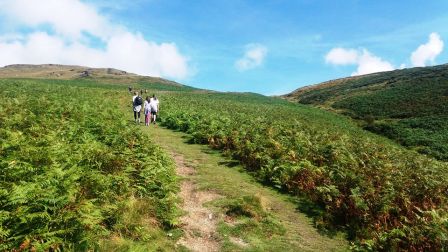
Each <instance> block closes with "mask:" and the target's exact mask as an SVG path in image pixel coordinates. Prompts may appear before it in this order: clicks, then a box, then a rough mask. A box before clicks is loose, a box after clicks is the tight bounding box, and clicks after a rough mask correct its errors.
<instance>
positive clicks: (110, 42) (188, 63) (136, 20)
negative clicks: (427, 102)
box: [0, 0, 448, 95]
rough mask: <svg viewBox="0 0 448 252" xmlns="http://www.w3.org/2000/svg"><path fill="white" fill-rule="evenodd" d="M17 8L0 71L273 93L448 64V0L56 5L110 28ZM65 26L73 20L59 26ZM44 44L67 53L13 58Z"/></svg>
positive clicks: (6, 21) (155, 0) (8, 23)
mask: <svg viewBox="0 0 448 252" xmlns="http://www.w3.org/2000/svg"><path fill="white" fill-rule="evenodd" d="M61 1H62V0H61ZM2 2H3V3H2ZM12 2H14V3H12ZM16 2H22V5H21V6H24V5H23V4H25V3H27V1H26V0H20V1H7V0H0V9H1V8H2V7H8V8H3V9H2V10H0V22H1V23H2V24H1V25H0V32H1V34H3V35H2V36H3V39H2V38H1V37H0V53H2V48H7V49H8V51H7V54H8V55H9V57H7V60H6V59H5V60H3V61H1V60H0V65H5V64H8V63H74V64H82V65H92V64H93V65H92V66H104V65H105V64H107V63H111V64H112V67H117V68H122V69H123V68H124V70H128V71H133V72H137V73H141V74H148V75H155V76H161V77H166V78H169V79H174V80H177V81H179V82H181V83H184V84H187V85H191V86H194V87H199V88H206V89H213V90H219V91H251V92H258V93H262V94H266V95H272V94H284V93H287V92H290V91H292V90H294V89H296V88H298V87H301V86H304V85H309V84H314V83H319V82H322V81H326V80H330V79H335V78H340V77H345V76H350V75H356V74H364V73H369V72H375V71H383V70H391V69H396V68H403V67H412V66H422V65H433V64H443V63H446V62H447V61H448V53H447V52H446V50H445V49H444V43H443V42H444V40H445V39H446V38H448V25H446V24H448V1H443V0H439V1H437V0H435V1H382V0H379V1H367V0H364V1H363V0H346V1H317V0H316V1H313V0H297V1H286V0H283V1H282V0H277V1H238V0H229V1H210V0H209V1H203V0H195V1H181V0H163V1H162V0H148V1H124V0H120V1H104V0H101V1H99V0H97V1H79V0H63V1H62V2H64V3H66V5H64V4H59V5H58V6H56V7H55V8H53V9H52V10H54V11H58V8H61V10H60V11H61V12H64V11H67V12H69V10H68V9H64V8H68V7H67V6H75V7H76V8H75V7H70V8H69V9H77V10H78V9H79V11H80V12H81V11H82V12H83V13H84V12H89V13H90V12H92V13H91V15H88V16H86V17H85V18H84V19H95V20H99V21H98V24H102V25H96V26H95V27H93V26H92V25H91V24H87V23H76V22H80V21H74V20H75V19H76V17H77V16H79V15H77V16H73V17H71V18H70V15H64V16H61V17H60V18H59V19H56V18H53V17H45V15H44V14H42V15H40V16H37V17H36V18H29V17H28V16H29V15H28V16H27V15H25V14H29V13H28V12H25V11H23V10H22V9H21V7H20V6H15V5H17V4H16ZM39 2H41V1H39ZM43 2H48V3H46V4H47V5H48V6H52V4H53V5H54V1H51V0H48V1H43ZM129 2H131V3H129ZM2 4H3V6H2ZM78 7H79V8H78ZM14 8H16V9H14ZM5 9H8V10H5ZM10 10H11V11H10ZM87 10H88V11H87ZM42 11H43V12H44V10H42ZM22 12H24V13H25V14H24V13H22ZM30 12H31V10H30ZM34 12H38V11H36V8H34V9H33V13H34ZM46 12H48V9H47V11H46ZM74 12H75V11H74ZM33 15H34V14H33ZM83 15H84V14H83ZM24 16H27V17H24ZM65 16H68V17H65ZM66 19H67V20H68V21H66ZM70 20H72V22H74V23H75V24H71V23H70ZM33 22H34V23H33ZM59 23H63V24H66V23H67V24H66V25H65V26H62V25H61V27H59V28H58V24H59ZM104 24H106V25H104ZM91 26H92V27H91ZM74 27H75V28H74ZM104 27H108V28H107V29H105V28H104ZM110 27H112V28H113V29H112V28H111V29H110V31H107V30H109V28H110ZM79 31H81V32H79ZM38 32H40V34H36V33H38ZM30 34H33V36H31V35H30ZM117 34H119V36H117ZM13 35H14V36H15V37H14V36H13ZM34 35H36V36H34ZM37 35H40V36H37ZM59 40H60V41H61V42H58V41H59ZM39 41H47V42H46V43H45V44H51V43H54V47H57V46H59V47H57V48H59V49H60V50H61V53H59V54H58V55H55V56H54V57H48V56H43V55H35V56H34V57H32V58H29V57H28V58H27V57H24V56H21V57H18V58H20V60H19V59H18V58H17V57H14V56H15V55H14V53H12V52H16V53H17V54H20V55H22V54H24V53H23V51H25V52H30V51H31V48H35V47H34V46H32V45H31V44H32V43H36V44H40V42H39ZM14 43H16V44H17V43H18V44H19V46H21V47H20V48H18V47H17V48H16V47H12V45H13V44H14ZM125 45H129V46H128V47H126V46H125ZM122 47H124V48H123V49H122ZM419 47H421V48H419ZM105 48H107V49H105ZM44 49H45V50H47V51H53V50H52V49H51V48H50V49H48V48H44ZM44 49H42V50H43V51H45V50H44ZM5 50H6V49H5ZM39 50H41V49H40V47H39ZM69 51H72V52H73V53H67V52H69ZM117 52H119V53H117ZM413 53H414V54H413ZM115 54H119V55H121V56H120V57H118V56H116V55H115ZM60 55H64V56H63V57H62V56H60ZM73 55H75V56H73ZM77 55H82V56H83V57H80V56H77ZM136 55H137V56H138V57H137V56H136ZM412 55H414V56H412ZM140 56H141V57H140ZM139 57H140V58H139ZM40 60H45V61H42V62H41V61H40ZM50 60H54V61H58V62H48V61H50ZM24 61H29V62H24ZM84 62H85V63H84ZM146 69H148V70H147V71H146Z"/></svg>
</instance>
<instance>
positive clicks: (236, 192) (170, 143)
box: [142, 125, 348, 251]
mask: <svg viewBox="0 0 448 252" xmlns="http://www.w3.org/2000/svg"><path fill="white" fill-rule="evenodd" d="M142 130H143V132H146V133H148V134H149V135H150V136H151V139H153V141H154V142H155V143H156V144H158V145H160V146H161V147H162V148H164V149H165V150H166V151H167V153H170V154H171V155H172V156H173V159H174V160H175V162H176V166H177V173H178V176H180V178H181V185H180V186H181V191H180V194H179V196H180V198H181V199H182V201H183V203H182V204H181V205H180V206H181V208H182V209H183V211H184V212H185V214H184V216H183V217H182V218H181V220H180V221H181V223H182V224H181V228H182V230H183V233H184V235H183V236H182V238H181V239H180V240H179V241H178V246H179V248H187V249H188V250H191V251H347V250H348V242H347V241H346V240H345V239H344V237H343V235H342V234H337V235H334V236H333V237H329V236H327V235H323V234H320V233H319V232H318V231H317V229H315V228H314V227H313V224H312V220H311V219H310V218H308V217H307V216H306V215H305V214H303V213H301V212H299V211H298V210H297V202H296V203H294V202H295V200H294V198H293V197H291V196H287V195H283V194H280V193H278V192H276V191H275V190H273V189H271V188H269V187H266V186H263V185H261V184H260V183H258V182H257V181H255V180H254V179H253V178H252V177H251V176H250V175H249V174H247V173H246V172H244V171H243V168H242V167H241V166H240V165H239V164H238V163H237V162H235V161H232V160H230V159H227V158H225V157H223V156H222V155H221V154H220V153H219V152H217V151H214V150H212V149H210V148H209V147H207V146H205V145H197V144H188V143H187V140H188V136H187V135H186V134H184V133H181V132H174V131H171V130H168V129H165V128H163V127H161V126H159V125H157V126H154V125H151V126H150V127H144V126H142Z"/></svg>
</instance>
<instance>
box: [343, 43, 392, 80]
mask: <svg viewBox="0 0 448 252" xmlns="http://www.w3.org/2000/svg"><path fill="white" fill-rule="evenodd" d="M357 64H358V69H356V72H354V73H352V76H356V75H363V74H369V73H376V72H383V71H391V70H394V69H395V68H394V66H393V65H392V64H391V63H389V62H387V61H385V60H383V59H381V58H380V57H377V56H375V55H373V54H371V53H370V52H369V51H367V50H366V49H363V50H362V53H359V55H358V61H357Z"/></svg>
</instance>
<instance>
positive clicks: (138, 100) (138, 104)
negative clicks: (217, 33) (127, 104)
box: [134, 96, 143, 106]
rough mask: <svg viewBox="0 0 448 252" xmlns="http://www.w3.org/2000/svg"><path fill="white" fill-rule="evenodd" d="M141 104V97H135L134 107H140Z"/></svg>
mask: <svg viewBox="0 0 448 252" xmlns="http://www.w3.org/2000/svg"><path fill="white" fill-rule="evenodd" d="M142 104H143V99H142V97H141V96H137V97H135V100H134V106H140V105H142Z"/></svg>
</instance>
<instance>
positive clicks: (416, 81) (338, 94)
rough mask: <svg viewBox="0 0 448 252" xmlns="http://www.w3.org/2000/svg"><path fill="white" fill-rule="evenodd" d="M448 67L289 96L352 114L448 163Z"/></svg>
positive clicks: (345, 81) (388, 74) (321, 87)
mask: <svg viewBox="0 0 448 252" xmlns="http://www.w3.org/2000/svg"><path fill="white" fill-rule="evenodd" d="M447 71H448V65H440V66H434V67H425V68H411V69H404V70H396V71H392V72H385V73H376V74H370V75H365V76H359V77H352V78H346V79H340V80H335V81H331V82H327V83H322V84H319V85H316V86H313V87H308V88H304V89H299V90H298V91H295V92H293V93H291V94H289V95H287V96H286V98H288V99H291V100H294V101H298V102H300V103H304V104H313V105H318V106H323V107H324V108H327V109H331V110H336V111H338V112H340V113H342V114H346V115H349V116H350V117H352V118H354V119H357V120H358V121H359V122H361V125H362V126H363V127H364V128H366V129H368V130H370V131H372V132H375V133H378V134H381V135H385V136H387V137H389V138H391V139H393V140H395V141H396V142H398V143H400V144H402V145H404V146H407V147H409V148H411V149H415V150H417V151H419V152H420V153H423V154H428V155H430V156H433V157H435V158H437V159H439V160H443V161H448V147H447V145H446V143H447V142H448V126H447V124H448V120H447V111H448V91H447V90H448V74H447Z"/></svg>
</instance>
